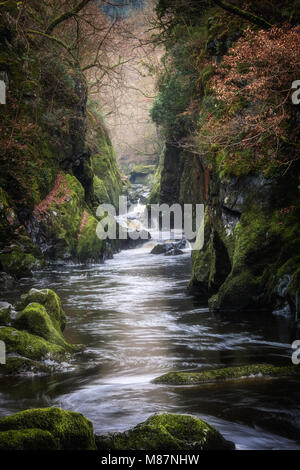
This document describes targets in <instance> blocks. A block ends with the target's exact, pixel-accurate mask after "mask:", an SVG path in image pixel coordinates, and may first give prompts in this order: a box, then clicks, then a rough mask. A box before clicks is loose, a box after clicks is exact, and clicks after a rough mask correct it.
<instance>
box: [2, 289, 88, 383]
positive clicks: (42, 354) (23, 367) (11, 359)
mask: <svg viewBox="0 0 300 470" xmlns="http://www.w3.org/2000/svg"><path fill="white" fill-rule="evenodd" d="M17 308H18V309H19V310H20V312H19V314H18V315H17V317H16V319H14V320H11V319H10V318H8V321H6V323H5V324H4V326H2V327H0V340H1V341H3V342H4V343H5V346H6V353H7V358H6V364H3V365H0V374H4V375H11V374H22V373H26V372H31V373H51V372H52V371H53V370H54V369H55V368H56V367H59V364H60V362H61V361H66V360H68V359H69V358H70V357H71V355H72V354H74V353H76V352H80V351H82V347H81V346H77V345H71V344H69V343H67V342H66V340H65V339H64V337H63V334H62V332H63V330H64V328H65V325H66V316H65V313H64V311H63V310H62V307H61V302H60V299H59V297H58V296H57V294H56V293H55V292H53V291H52V290H50V289H44V290H37V289H31V291H30V292H29V293H28V294H26V295H24V296H22V299H21V302H19V304H18V306H17ZM49 360H50V361H51V363H50V364H51V365H49V362H47V361H49ZM45 361H46V362H45ZM53 361H54V362H53Z"/></svg>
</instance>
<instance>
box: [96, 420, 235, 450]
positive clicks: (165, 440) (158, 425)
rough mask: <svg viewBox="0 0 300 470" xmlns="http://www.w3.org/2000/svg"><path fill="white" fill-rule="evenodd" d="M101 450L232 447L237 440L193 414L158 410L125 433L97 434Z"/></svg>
mask: <svg viewBox="0 0 300 470" xmlns="http://www.w3.org/2000/svg"><path fill="white" fill-rule="evenodd" d="M96 444H97V447H98V450H99V451H111V450H147V451H148V450H151V451H165V452H167V451H197V450H230V449H234V444H232V443H231V442H229V441H226V440H225V439H224V438H223V436H222V435H221V434H220V433H219V431H217V430H216V429H215V428H213V427H212V426H210V425H209V424H207V423H205V422H204V421H202V420H201V419H199V418H196V417H195V416H190V415H178V414H168V413H164V414H157V415H154V416H151V417H150V418H149V419H147V421H145V422H144V423H141V424H139V425H137V426H136V427H135V428H133V429H131V430H130V431H127V432H124V433H114V434H108V435H104V436H96Z"/></svg>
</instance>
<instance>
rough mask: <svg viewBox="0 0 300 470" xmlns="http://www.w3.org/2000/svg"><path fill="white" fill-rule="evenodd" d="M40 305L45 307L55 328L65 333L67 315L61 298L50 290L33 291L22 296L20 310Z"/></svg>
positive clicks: (18, 307) (18, 306)
mask: <svg viewBox="0 0 300 470" xmlns="http://www.w3.org/2000/svg"><path fill="white" fill-rule="evenodd" d="M31 303H38V304H41V305H43V306H44V307H45V309H46V310H47V313H48V315H49V316H50V318H51V320H52V323H53V325H54V327H55V328H56V329H57V330H61V331H63V330H64V328H65V326H66V315H65V313H64V311H63V309H62V306H61V302H60V298H59V297H58V295H57V294H56V293H55V292H54V291H53V290H50V289H42V290H38V289H31V290H30V291H29V293H28V294H25V295H22V296H21V302H20V303H19V304H18V305H17V309H18V310H24V309H25V308H26V307H27V305H28V304H31Z"/></svg>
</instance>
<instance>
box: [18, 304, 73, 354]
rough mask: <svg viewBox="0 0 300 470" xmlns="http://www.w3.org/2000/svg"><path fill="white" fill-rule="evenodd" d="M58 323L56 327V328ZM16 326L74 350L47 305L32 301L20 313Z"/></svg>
mask: <svg viewBox="0 0 300 470" xmlns="http://www.w3.org/2000/svg"><path fill="white" fill-rule="evenodd" d="M55 325H56V328H55ZM14 326H15V327H16V328H17V329H18V330H26V331H28V332H29V333H31V334H33V335H37V336H40V337H41V338H44V339H45V340H47V341H49V342H50V343H54V344H58V345H59V346H62V347H64V348H66V350H72V347H71V346H70V345H68V343H67V342H66V341H65V339H64V337H63V335H62V333H61V331H60V327H58V326H57V321H53V316H52V317H50V315H49V314H48V312H47V310H46V309H45V307H44V306H43V305H41V304H38V303H32V304H29V305H27V307H26V308H25V309H24V310H23V311H22V312H20V313H19V315H18V316H17V318H16V320H15V322H14Z"/></svg>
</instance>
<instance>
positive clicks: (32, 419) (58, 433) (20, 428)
mask: <svg viewBox="0 0 300 470" xmlns="http://www.w3.org/2000/svg"><path fill="white" fill-rule="evenodd" d="M95 449H96V446H95V439H94V434H93V425H92V423H91V422H90V421H89V420H88V419H86V418H85V417H84V416H83V415H82V414H80V413H74V412H70V411H64V410H62V409H60V408H45V409H36V410H26V411H22V412H21V413H17V414H15V415H12V416H8V417H5V418H1V419H0V450H95Z"/></svg>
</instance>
